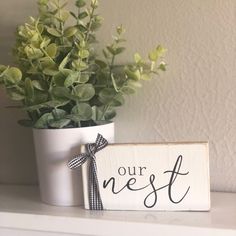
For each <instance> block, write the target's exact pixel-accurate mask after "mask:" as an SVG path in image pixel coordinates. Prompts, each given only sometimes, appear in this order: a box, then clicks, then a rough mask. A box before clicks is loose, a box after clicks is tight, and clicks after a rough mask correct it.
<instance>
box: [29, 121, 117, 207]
mask: <svg viewBox="0 0 236 236" xmlns="http://www.w3.org/2000/svg"><path fill="white" fill-rule="evenodd" d="M98 133H100V134H101V135H103V137H104V138H106V139H107V140H108V142H109V143H113V142H114V123H109V124H104V125H98V126H91V127H82V128H71V129H33V135H34V145H35V153H36V159H37V167H38V175H39V185H40V194H41V199H42V201H43V202H45V203H47V204H51V205H57V206H76V205H82V204H83V188H82V175H81V169H80V168H78V169H76V170H71V169H69V167H68V166H67V163H68V161H69V160H71V159H72V158H73V157H74V156H76V155H78V154H79V147H80V145H81V144H85V143H93V142H95V140H96V137H97V134H98Z"/></svg>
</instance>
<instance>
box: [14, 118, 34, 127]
mask: <svg viewBox="0 0 236 236" xmlns="http://www.w3.org/2000/svg"><path fill="white" fill-rule="evenodd" d="M17 123H18V124H19V125H21V126H24V127H33V124H34V123H33V121H32V120H18V122H17Z"/></svg>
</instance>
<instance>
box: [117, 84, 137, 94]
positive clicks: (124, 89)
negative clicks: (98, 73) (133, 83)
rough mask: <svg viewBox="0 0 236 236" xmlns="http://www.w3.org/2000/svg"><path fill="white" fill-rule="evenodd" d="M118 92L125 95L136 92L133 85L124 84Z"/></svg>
mask: <svg viewBox="0 0 236 236" xmlns="http://www.w3.org/2000/svg"><path fill="white" fill-rule="evenodd" d="M120 92H122V93H124V94H126V95H130V94H134V93H135V92H136V90H135V89H134V88H133V87H130V86H124V87H122V88H121V89H120Z"/></svg>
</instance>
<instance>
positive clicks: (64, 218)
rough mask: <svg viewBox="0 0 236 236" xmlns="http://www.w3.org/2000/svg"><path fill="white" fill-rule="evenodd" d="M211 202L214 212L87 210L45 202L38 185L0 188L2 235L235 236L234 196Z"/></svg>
mask: <svg viewBox="0 0 236 236" xmlns="http://www.w3.org/2000/svg"><path fill="white" fill-rule="evenodd" d="M211 200H212V209H211V211H210V212H148V211H88V210H84V209H82V208H81V207H54V206H49V205H46V204H43V203H41V202H40V199H39V193H38V188H37V187H34V186H5V185H2V186H1V185H0V235H6V234H7V232H8V231H9V232H12V234H10V233H9V234H8V235H33V233H32V232H35V235H46V232H47V233H48V234H47V235H63V236H64V235H73V234H74V235H83V236H85V235H90V236H95V235H96V236H128V235H129V236H130V235H134V236H139V235H140V236H141V235H142V236H143V235H146V236H152V235H155V236H156V235H161V236H162V235H165V236H169V235H172V236H173V234H175V235H180V234H181V235H201V236H205V235H214V236H218V235H222V236H228V235H229V236H231V235H234V236H236V193H212V194H211ZM11 230H12V231H11ZM16 230H18V231H21V232H31V233H30V234H26V233H24V234H14V233H13V232H16ZM40 232H44V233H43V234H40ZM55 233H56V234H55Z"/></svg>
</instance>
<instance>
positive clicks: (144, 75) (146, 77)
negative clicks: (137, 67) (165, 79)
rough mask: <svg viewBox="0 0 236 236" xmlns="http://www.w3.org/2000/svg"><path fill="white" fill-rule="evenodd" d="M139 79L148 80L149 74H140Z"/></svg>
mask: <svg viewBox="0 0 236 236" xmlns="http://www.w3.org/2000/svg"><path fill="white" fill-rule="evenodd" d="M141 79H142V80H150V79H151V76H150V75H149V74H142V75H141Z"/></svg>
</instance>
